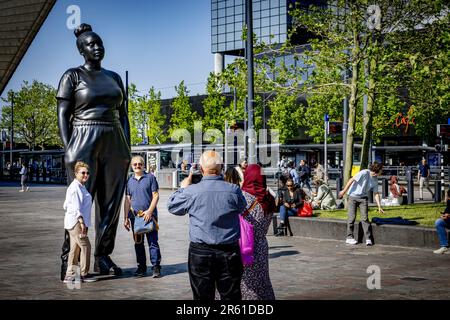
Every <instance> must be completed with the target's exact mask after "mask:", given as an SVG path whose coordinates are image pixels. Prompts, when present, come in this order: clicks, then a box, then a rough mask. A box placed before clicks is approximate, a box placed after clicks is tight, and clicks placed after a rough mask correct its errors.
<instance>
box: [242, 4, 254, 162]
mask: <svg viewBox="0 0 450 320" xmlns="http://www.w3.org/2000/svg"><path fill="white" fill-rule="evenodd" d="M245 10H246V22H247V41H246V46H245V55H246V58H247V72H248V79H247V80H248V87H247V91H248V93H247V111H248V127H247V131H248V135H247V137H248V163H249V164H254V163H256V137H255V125H254V120H253V100H254V91H253V90H254V88H253V12H252V10H253V9H252V0H246V2H245Z"/></svg>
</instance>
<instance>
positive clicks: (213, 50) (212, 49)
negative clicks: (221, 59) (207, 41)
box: [211, 44, 217, 52]
mask: <svg viewBox="0 0 450 320" xmlns="http://www.w3.org/2000/svg"><path fill="white" fill-rule="evenodd" d="M211 51H212V52H217V44H213V45H212V46H211Z"/></svg>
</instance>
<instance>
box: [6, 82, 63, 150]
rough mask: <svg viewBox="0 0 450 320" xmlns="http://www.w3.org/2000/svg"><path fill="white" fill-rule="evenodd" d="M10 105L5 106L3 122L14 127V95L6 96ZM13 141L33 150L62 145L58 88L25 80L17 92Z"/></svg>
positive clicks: (15, 95) (15, 96) (7, 126)
mask: <svg viewBox="0 0 450 320" xmlns="http://www.w3.org/2000/svg"><path fill="white" fill-rule="evenodd" d="M4 101H5V102H7V103H8V104H9V105H8V106H4V107H3V109H2V120H1V123H0V125H1V126H2V127H4V128H10V127H11V95H9V96H8V98H7V99H4ZM14 141H15V142H16V143H25V144H26V145H27V146H28V148H29V149H30V150H35V148H36V147H40V148H41V149H42V150H44V149H45V147H48V146H59V147H62V142H61V139H60V137H59V131H58V121H57V112H56V90H55V88H53V87H52V86H50V85H47V84H44V83H41V82H38V81H36V80H34V81H33V82H32V83H31V84H29V83H28V82H27V81H24V82H23V84H22V87H21V89H20V91H19V92H15V93H14Z"/></svg>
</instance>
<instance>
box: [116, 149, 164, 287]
mask: <svg viewBox="0 0 450 320" xmlns="http://www.w3.org/2000/svg"><path fill="white" fill-rule="evenodd" d="M131 166H132V168H133V171H134V175H133V176H132V177H130V179H129V180H128V183H127V189H126V197H125V202H124V212H125V221H124V226H125V228H126V229H127V231H130V226H131V229H132V230H133V236H134V239H135V243H134V249H135V251H136V260H137V263H138V268H137V270H136V272H135V273H134V274H135V275H136V276H144V275H146V273H147V262H146V261H147V258H146V256H145V246H144V237H145V236H146V235H147V242H148V246H149V254H150V261H151V263H152V266H153V278H158V277H160V276H161V266H160V264H161V252H160V249H159V244H158V230H153V231H152V232H149V233H146V234H142V235H135V234H134V215H135V214H137V212H138V211H140V210H142V211H143V213H144V219H145V221H146V222H148V221H150V219H152V217H153V218H155V220H156V221H157V220H158V210H157V209H156V205H157V204H158V200H159V193H158V189H159V188H158V182H157V181H156V178H155V176H154V175H153V174H151V173H145V171H144V159H143V158H142V157H141V156H135V157H133V158H132V159H131ZM131 208H132V209H133V210H132V212H131V211H130V209H131Z"/></svg>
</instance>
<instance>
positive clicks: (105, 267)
mask: <svg viewBox="0 0 450 320" xmlns="http://www.w3.org/2000/svg"><path fill="white" fill-rule="evenodd" d="M107 258H109V257H106V256H99V257H95V262H94V272H97V273H99V274H100V275H106V274H109V270H110V269H111V266H110V264H109V261H108V259H107Z"/></svg>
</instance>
